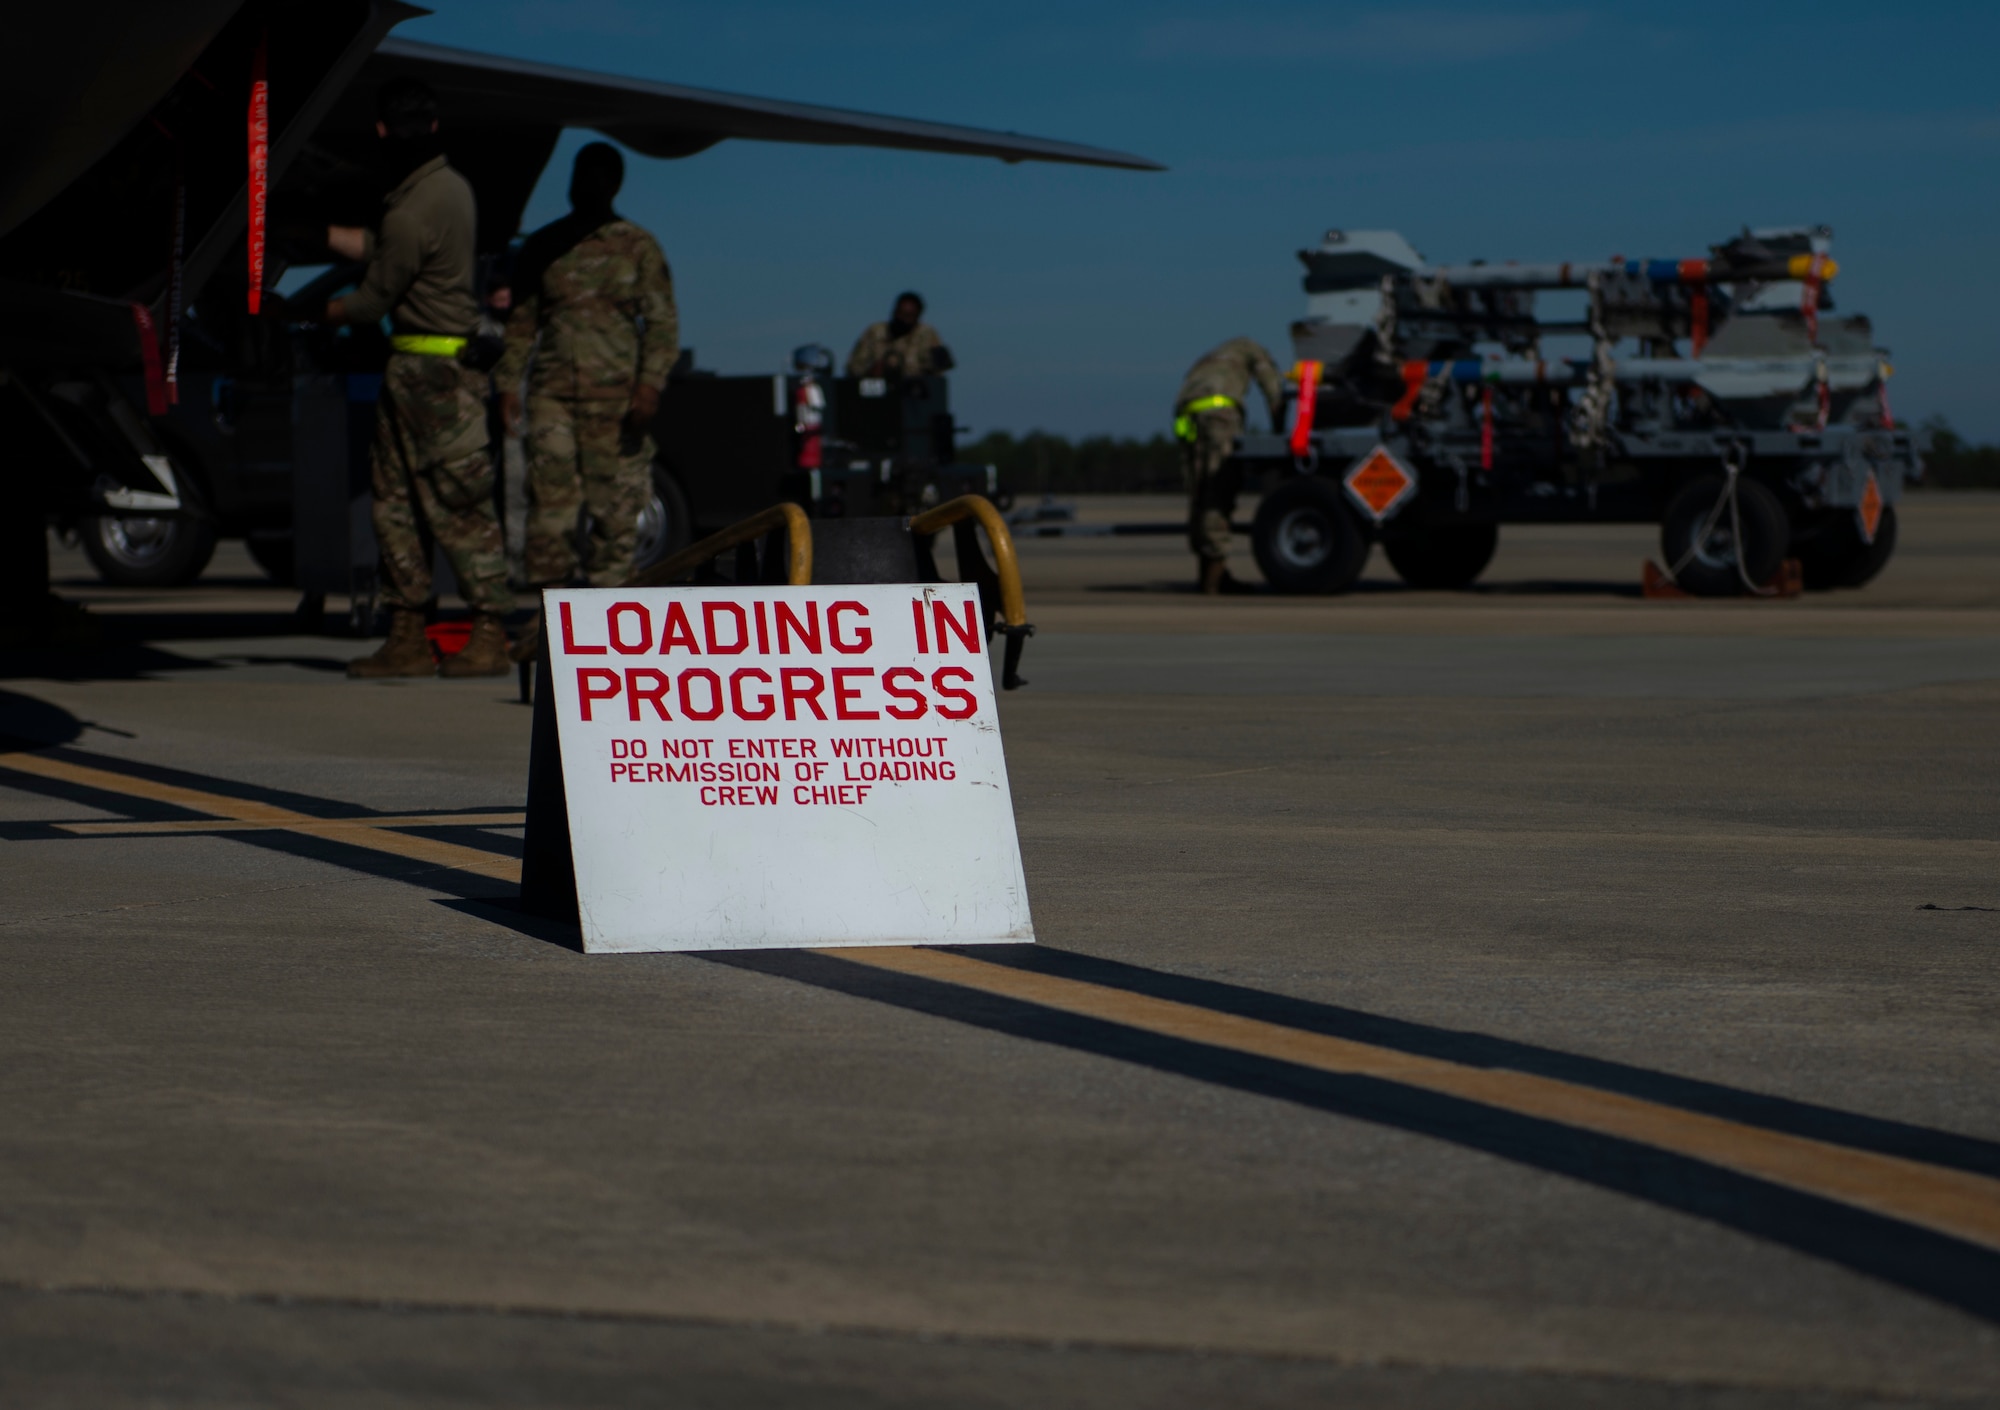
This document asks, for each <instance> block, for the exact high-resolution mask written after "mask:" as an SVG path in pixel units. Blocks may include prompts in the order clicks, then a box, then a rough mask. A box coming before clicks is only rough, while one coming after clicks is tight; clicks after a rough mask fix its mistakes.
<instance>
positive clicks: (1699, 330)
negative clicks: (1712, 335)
mask: <svg viewBox="0 0 2000 1410" xmlns="http://www.w3.org/2000/svg"><path fill="white" fill-rule="evenodd" d="M1688 340H1689V341H1690V342H1691V343H1693V344H1694V355H1695V356H1696V357H1700V356H1701V350H1702V349H1703V348H1705V347H1707V346H1708V285H1706V284H1697V285H1695V286H1694V288H1692V289H1690V290H1689V291H1688Z"/></svg>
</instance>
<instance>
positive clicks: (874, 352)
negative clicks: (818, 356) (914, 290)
mask: <svg viewBox="0 0 2000 1410" xmlns="http://www.w3.org/2000/svg"><path fill="white" fill-rule="evenodd" d="M923 317H924V301H923V299H922V298H921V297H920V296H919V295H916V294H898V295H897V296H896V306H895V310H894V312H893V313H892V314H891V316H890V318H889V321H888V322H886V323H871V324H869V325H868V327H867V329H866V330H865V331H864V332H863V333H862V334H861V336H860V337H859V338H858V339H856V340H855V344H854V351H853V352H851V353H849V354H848V355H847V375H848V376H850V377H928V376H930V375H931V373H933V372H943V371H946V370H947V369H949V368H950V366H951V353H950V352H949V351H948V350H947V349H946V348H945V345H944V340H943V339H941V338H939V337H938V331H937V329H935V328H933V327H931V325H930V324H928V323H925V322H924V321H923ZM940 353H942V354H943V356H942V357H940V356H939V354H940Z"/></svg>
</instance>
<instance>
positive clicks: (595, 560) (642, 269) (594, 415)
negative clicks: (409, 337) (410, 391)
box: [494, 213, 680, 587]
mask: <svg viewBox="0 0 2000 1410" xmlns="http://www.w3.org/2000/svg"><path fill="white" fill-rule="evenodd" d="M516 268H517V271H518V272H517V274H516V278H515V285H514V299H515V303H514V311H513V314H512V315H511V316H510V317H509V318H508V320H507V351H506V355H505V356H504V357H502V358H501V361H500V365H499V368H498V369H497V370H496V372H495V374H494V375H495V376H496V377H497V378H498V379H499V383H500V385H501V386H502V387H513V386H519V385H520V381H521V376H522V373H523V372H524V371H527V370H528V369H529V365H530V358H531V356H532V363H533V367H532V371H531V372H529V380H528V397H527V416H528V438H527V441H528V495H529V500H530V503H531V506H532V507H531V509H530V511H529V518H528V534H527V547H526V567H527V575H528V581H529V582H531V583H534V584H536V585H537V586H545V587H546V586H554V585H558V584H562V583H566V582H569V581H571V580H572V579H573V578H574V577H575V576H576V573H577V570H578V568H579V567H580V566H586V567H587V568H588V571H589V575H590V583H591V586H593V587H616V586H617V585H618V584H620V583H622V582H624V581H625V580H626V579H627V578H629V577H631V575H632V555H633V549H634V547H635V545H636V543H637V540H638V534H639V515H640V512H641V511H642V510H643V509H644V508H645V505H646V501H647V498H648V496H649V495H650V494H651V492H652V483H651V476H652V465H653V440H652V437H651V436H649V435H644V434H641V435H639V436H637V437H636V438H633V437H628V436H626V435H625V433H624V431H623V427H622V423H623V421H624V417H625V413H626V410H627V408H628V407H629V406H630V404H631V400H632V393H633V390H634V389H635V388H637V387H641V386H651V387H659V386H662V385H664V384H665V382H666V380H667V372H668V370H669V369H671V368H672V367H673V365H674V359H675V358H677V357H678V356H679V355H680V319H679V316H678V315H677V314H676V312H675V310H674V285H673V276H672V275H671V274H670V273H669V272H668V269H667V261H666V258H665V256H663V255H662V254H661V253H660V247H659V244H658V243H657V242H656V241H655V240H654V239H653V237H652V236H651V235H648V234H647V233H646V232H645V231H644V230H641V229H640V228H639V227H638V226H636V225H634V224H632V223H631V222H630V221H627V220H623V219H621V218H619V217H617V216H615V215H614V216H612V217H610V218H609V219H608V220H606V219H604V218H602V217H594V218H585V217H580V216H578V215H576V214H575V213H572V214H570V215H568V216H565V217H563V218H562V219H561V220H558V221H556V222H555V223H554V224H553V225H549V226H545V227H544V228H542V229H541V230H538V231H536V232H535V233H534V234H533V235H531V236H529V237H528V241H527V243H526V244H525V245H524V246H523V247H522V250H521V258H520V261H519V263H518V264H517V266H516ZM585 510H588V511H589V514H590V538H589V543H588V544H587V545H585V552H584V554H583V555H582V556H581V557H580V556H579V553H578V544H577V537H578V532H577V531H578V520H579V518H580V517H581V514H582V512H583V511H585Z"/></svg>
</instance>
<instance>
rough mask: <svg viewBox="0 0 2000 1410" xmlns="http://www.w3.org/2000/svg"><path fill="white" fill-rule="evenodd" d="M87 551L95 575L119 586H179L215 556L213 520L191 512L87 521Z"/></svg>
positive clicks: (84, 533)
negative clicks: (196, 515) (199, 516)
mask: <svg viewBox="0 0 2000 1410" xmlns="http://www.w3.org/2000/svg"><path fill="white" fill-rule="evenodd" d="M80 527H81V528H82V534H81V535H80V537H81V538H82V539H83V551H84V553H85V554H86V555H87V556H88V557H89V559H90V562H91V566H92V567H94V568H96V569H97V576H98V577H100V578H102V579H104V581H105V582H107V583H111V584H112V585H114V586H116V587H179V586H181V585H182V584H183V583H191V582H193V581H194V580H195V579H196V578H198V577H200V576H201V570H202V569H204V568H206V567H207V566H208V560H209V559H210V558H212V557H213V556H214V555H215V522H214V521H213V520H211V519H207V518H196V517H195V516H194V515H192V514H162V515H159V516H157V517H152V518H136V517H127V516H121V515H114V514H105V515H100V516H98V517H96V518H93V519H85V520H84V521H83V523H82V525H81V526H80Z"/></svg>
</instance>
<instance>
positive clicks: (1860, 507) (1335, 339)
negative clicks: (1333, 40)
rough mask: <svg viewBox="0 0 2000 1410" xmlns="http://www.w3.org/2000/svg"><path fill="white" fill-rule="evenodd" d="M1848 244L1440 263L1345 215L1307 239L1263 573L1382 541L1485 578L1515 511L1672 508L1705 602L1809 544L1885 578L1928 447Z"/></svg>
mask: <svg viewBox="0 0 2000 1410" xmlns="http://www.w3.org/2000/svg"><path fill="white" fill-rule="evenodd" d="M1830 243H1831V233H1830V232H1829V231H1828V230H1827V229H1825V228H1824V227H1814V228H1786V229H1775V230H1756V231H1750V230H1746V231H1744V232H1743V233H1742V234H1741V235H1739V236H1737V237H1736V238H1734V239H1732V240H1729V241H1727V242H1725V243H1723V244H1719V245H1715V246H1712V247H1711V248H1710V251H1709V255H1708V257H1707V258H1706V259H1685V260H1628V259H1622V258H1619V259H1613V260H1609V261H1606V262H1604V263H1601V264H1484V263H1478V264H1468V265H1462V266H1455V267H1450V266H1446V267H1440V266H1431V265H1427V264H1426V263H1425V262H1424V260H1423V259H1422V257H1421V256H1420V255H1418V254H1417V252H1416V251H1415V250H1414V249H1412V248H1411V247H1410V245H1409V243H1408V242H1407V241H1405V240H1404V239H1403V238H1402V237H1401V236H1400V235H1398V234H1396V233H1394V232H1392V231H1380V230H1366V231H1362V230H1357V231H1340V230H1333V231H1329V232H1328V233H1327V235H1326V238H1325V240H1324V241H1323V242H1322V243H1321V245H1320V246H1319V248H1317V249H1314V250H1302V251H1300V255H1299V257H1300V259H1301V261H1302V262H1303V263H1304V264H1305V267H1306V276H1305V289H1306V295H1307V313H1306V317H1305V318H1303V319H1301V320H1300V321H1299V322H1297V323H1295V324H1293V325H1292V344H1293V349H1294V351H1295V353H1296V355H1297V358H1298V363H1297V365H1296V366H1295V367H1294V369H1293V371H1292V374H1291V377H1290V379H1289V381H1288V383H1287V386H1288V391H1287V395H1286V399H1285V406H1284V408H1283V416H1282V421H1283V427H1284V429H1282V430H1273V431H1271V432H1269V433H1253V434H1249V435H1246V436H1244V438H1243V440H1242V442H1241V444H1240V447H1239V450H1238V453H1237V457H1236V460H1237V465H1238V468H1239V469H1240V470H1241V471H1242V472H1244V473H1245V474H1246V476H1248V477H1252V478H1253V479H1256V480H1260V481H1261V482H1263V483H1264V484H1265V486H1266V487H1267V493H1266V494H1265V495H1264V497H1263V499H1262V502H1261V504H1260V507H1259V510H1258V513H1257V517H1256V522H1255V527H1254V531H1253V542H1254V546H1255V550H1256V555H1257V560H1258V564H1259V566H1260V567H1261V568H1262V569H1263V571H1264V573H1265V576H1266V577H1267V578H1268V579H1269V580H1270V582H1271V583H1272V585H1273V586H1274V587H1276V588H1278V589H1279V590H1281V591H1287V592H1339V591H1341V590H1343V589H1345V588H1346V587H1348V586H1349V585H1351V584H1352V583H1353V581H1354V580H1355V578H1356V577H1357V576H1358V575H1359V574H1360V572H1361V569H1362V566H1363V564H1364V562H1365V561H1366V558H1367V554H1368V549H1369V545H1370V543H1371V542H1374V541H1379V542H1380V543H1381V544H1382V546H1383V548H1384V551H1385V553H1386V555H1387V557H1388V559H1389V562H1390V564H1391V565H1392V566H1393V567H1394V568H1395V569H1396V571H1397V572H1398V573H1399V574H1400V575H1401V576H1402V577H1403V578H1404V579H1405V581H1407V582H1409V583H1410V584H1412V585H1413V586H1418V587H1430V588H1462V587H1465V586H1467V585H1469V584H1470V583H1472V582H1473V580H1474V579H1476V578H1477V577H1478V576H1479V574H1480V573H1481V572H1482V571H1483V570H1484V569H1485V567H1486V565H1487V563H1488V562H1489V561H1490V560H1491V558H1492V556H1493V552H1494V548H1495V545H1496V543H1497V541H1498V528H1499V525H1501V524H1507V523H1657V524H1659V525H1660V529H1661V548H1662V553H1663V555H1664V558H1665V566H1666V570H1667V574H1668V576H1670V577H1672V578H1673V579H1674V580H1675V581H1676V583H1677V584H1678V585H1679V586H1680V587H1681V588H1682V589H1684V590H1686V591H1688V592H1692V593H1696V594H1701V595H1724V594H1733V593H1746V592H1747V593H1762V592H1768V591H1770V588H1769V587H1768V586H1767V585H1768V584H1770V583H1771V582H1772V580H1773V579H1774V578H1775V577H1776V576H1777V575H1778V574H1779V572H1780V570H1781V567H1782V565H1783V563H1784V560H1786V559H1796V560H1797V561H1798V563H1799V566H1800V570H1801V574H1802V576H1803V579H1804V584H1805V586H1807V587H1812V588H1830V587H1842V586H1859V585H1861V584H1862V583H1865V582H1867V581H1868V580H1869V579H1870V578H1872V577H1873V576H1874V575H1875V574H1876V573H1877V572H1879V571H1880V570H1881V568H1882V565H1883V564H1884V563H1885V562H1886V561H1887V560H1888V557H1889V555H1890V553H1891V552H1892V551H1893V549H1894V546H1895V540H1896V503H1897V501H1898V500H1899V499H1900V498H1901V495H1902V491H1903V488H1904V486H1905V484H1906V483H1907V482H1909V481H1912V480H1914V479H1916V478H1917V477H1918V476H1919V475H1920V474H1921V473H1922V468H1923V467H1922V460H1921V452H1922V449H1923V447H1922V445H1921V443H1920V438H1919V437H1918V436H1917V435H1915V434H1913V433H1912V432H1910V431H1908V430H1906V429H1903V428H1900V427H1898V426H1897V425H1896V423H1895V421H1894V418H1893V417H1892V416H1891V414H1890V410H1889V401H1888V386H1887V383H1888V378H1889V375H1890V371H1891V369H1890V367H1889V363H1888V354H1887V352H1886V351H1885V350H1884V349H1881V348H1879V347H1877V346H1876V345H1875V340H1874V333H1873V329H1872V326H1871V325H1870V323H1869V321H1868V319H1867V318H1865V317H1862V316H1860V315H1847V316H1837V315H1835V314H1834V312H1833V302H1832V299H1831V297H1830V293H1829V290H1828V284H1829V282H1830V281H1831V280H1832V279H1833V277H1834V275H1835V274H1836V273H1837V266H1836V265H1835V263H1834V261H1833V259H1832V258H1831V255H1830V253H1829V249H1830ZM1538 300H1539V301H1540V305H1539V306H1538ZM1564 340H1567V341H1569V342H1571V343H1572V344H1574V345H1575V347H1576V352H1575V355H1573V356H1569V357H1563V356H1559V355H1558V354H1557V352H1556V350H1555V347H1554V346H1553V345H1554V344H1557V343H1559V342H1561V341H1564Z"/></svg>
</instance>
